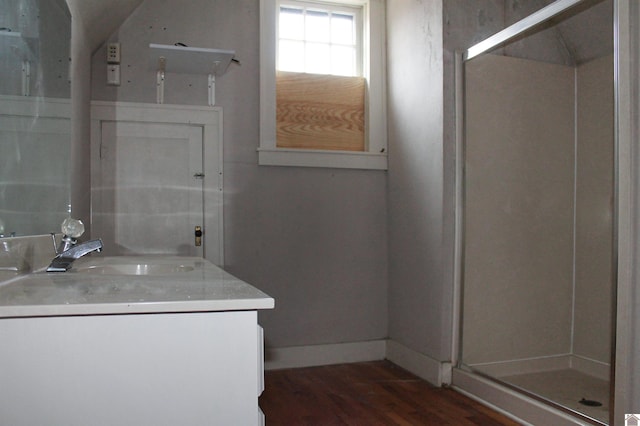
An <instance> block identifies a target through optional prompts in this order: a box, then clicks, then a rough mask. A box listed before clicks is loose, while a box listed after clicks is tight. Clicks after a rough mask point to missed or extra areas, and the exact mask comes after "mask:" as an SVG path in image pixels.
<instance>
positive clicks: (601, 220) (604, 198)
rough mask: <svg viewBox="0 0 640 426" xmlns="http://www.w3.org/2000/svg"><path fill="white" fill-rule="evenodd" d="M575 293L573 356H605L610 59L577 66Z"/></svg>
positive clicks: (609, 284)
mask: <svg viewBox="0 0 640 426" xmlns="http://www.w3.org/2000/svg"><path fill="white" fill-rule="evenodd" d="M576 100H577V117H578V126H577V132H578V137H577V141H578V144H577V169H576V171H577V175H576V182H577V183H576V254H575V256H576V271H575V273H576V277H575V280H576V289H575V312H574V315H575V318H574V343H573V353H574V354H575V355H578V356H581V357H585V358H588V359H591V360H595V361H599V362H602V363H609V362H610V357H611V327H612V325H611V311H612V306H613V305H612V303H613V302H612V294H613V270H612V263H613V262H612V256H613V233H612V229H613V195H614V194H613V154H614V149H613V147H614V127H613V126H614V96H613V57H612V56H610V55H609V56H605V57H602V58H600V59H596V60H593V61H590V62H588V63H586V64H583V65H580V66H579V67H578V68H577V97H576Z"/></svg>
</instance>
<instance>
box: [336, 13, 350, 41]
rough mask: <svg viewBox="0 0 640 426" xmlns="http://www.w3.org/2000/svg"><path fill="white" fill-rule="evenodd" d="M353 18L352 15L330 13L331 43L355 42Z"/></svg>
mask: <svg viewBox="0 0 640 426" xmlns="http://www.w3.org/2000/svg"><path fill="white" fill-rule="evenodd" d="M354 31H355V26H354V19H353V16H352V15H343V14H338V13H334V14H333V15H331V43H337V44H355V37H354Z"/></svg>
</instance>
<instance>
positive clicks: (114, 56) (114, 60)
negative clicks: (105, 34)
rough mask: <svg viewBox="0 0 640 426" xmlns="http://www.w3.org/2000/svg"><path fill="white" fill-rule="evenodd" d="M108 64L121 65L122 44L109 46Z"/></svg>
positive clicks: (110, 44)
mask: <svg viewBox="0 0 640 426" xmlns="http://www.w3.org/2000/svg"><path fill="white" fill-rule="evenodd" d="M107 63H108V64H119V63H120V43H109V44H107Z"/></svg>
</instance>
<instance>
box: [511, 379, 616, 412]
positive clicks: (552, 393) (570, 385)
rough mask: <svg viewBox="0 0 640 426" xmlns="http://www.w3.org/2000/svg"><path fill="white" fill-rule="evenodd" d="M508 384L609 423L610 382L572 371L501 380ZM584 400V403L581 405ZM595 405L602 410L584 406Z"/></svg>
mask: <svg viewBox="0 0 640 426" xmlns="http://www.w3.org/2000/svg"><path fill="white" fill-rule="evenodd" d="M499 380H501V381H503V382H505V383H508V384H510V385H512V386H515V387H517V388H520V389H524V390H526V391H527V392H529V393H533V394H535V395H538V396H540V397H542V398H544V399H548V400H550V401H553V402H554V403H556V404H559V405H562V406H563V407H566V408H568V409H570V410H574V411H577V412H579V413H582V414H584V415H586V416H589V417H591V418H594V419H596V420H599V421H601V422H602V423H605V424H607V423H608V422H609V381H607V380H602V379H598V378H596V377H593V376H590V375H588V374H585V373H582V372H580V371H577V370H575V369H563V370H554V371H545V372H538V373H529V374H517V375H511V376H506V377H500V379H499ZM581 400H584V401H583V403H580V401H581ZM590 402H597V403H600V404H602V405H601V406H589V405H585V403H587V404H588V403H590Z"/></svg>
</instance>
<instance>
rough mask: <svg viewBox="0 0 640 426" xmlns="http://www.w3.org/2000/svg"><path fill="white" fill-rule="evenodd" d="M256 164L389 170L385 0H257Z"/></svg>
mask: <svg viewBox="0 0 640 426" xmlns="http://www.w3.org/2000/svg"><path fill="white" fill-rule="evenodd" d="M260 13H261V36H262V37H261V81H260V84H261V114H260V121H261V124H260V126H261V136H260V148H259V153H258V154H259V163H260V164H262V165H284V166H287V165H291V166H311V167H343V168H362V169H386V168H387V158H386V108H385V97H384V33H383V30H384V16H383V3H382V0H343V1H341V2H336V1H323V2H314V1H300V0H262V1H261V11H260Z"/></svg>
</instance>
